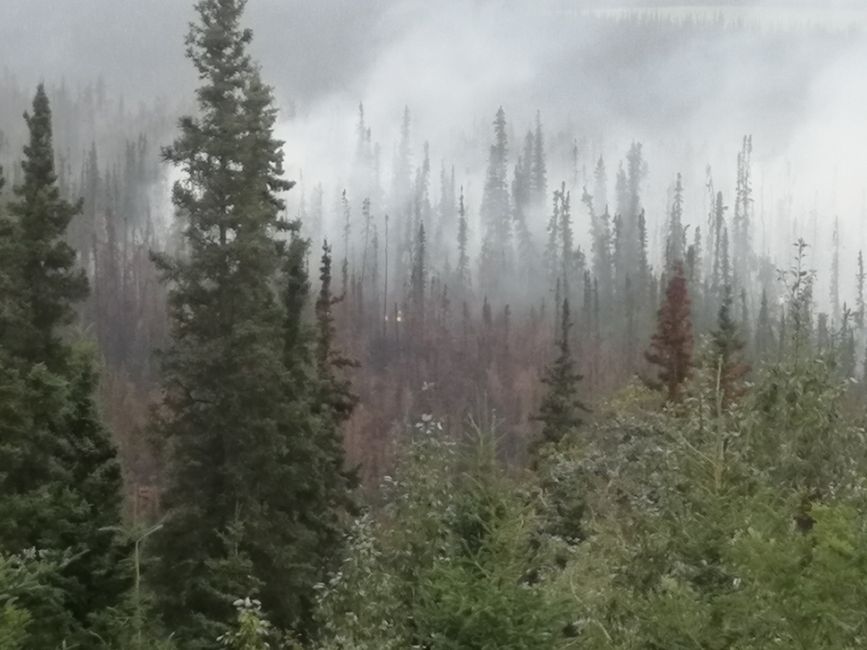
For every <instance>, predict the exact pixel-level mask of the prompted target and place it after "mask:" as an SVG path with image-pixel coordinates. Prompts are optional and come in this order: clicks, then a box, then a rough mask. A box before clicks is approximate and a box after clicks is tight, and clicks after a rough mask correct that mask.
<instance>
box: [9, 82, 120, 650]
mask: <svg viewBox="0 0 867 650" xmlns="http://www.w3.org/2000/svg"><path fill="white" fill-rule="evenodd" d="M24 117H25V120H26V122H27V126H28V128H29V134H30V138H29V142H28V144H27V145H26V146H25V147H24V160H23V161H22V165H21V167H22V171H23V176H22V180H21V183H20V184H19V185H17V186H16V187H15V188H14V195H15V196H14V200H13V201H12V203H11V204H10V207H9V211H10V217H9V218H6V219H3V220H2V223H0V251H2V253H3V262H2V267H0V292H2V293H0V304H2V305H3V309H2V316H0V321H2V323H0V394H2V397H0V402H2V403H3V405H4V407H3V410H4V413H3V415H2V417H0V551H3V552H5V553H13V554H14V553H20V552H22V551H24V550H25V549H30V548H36V549H40V550H43V551H49V552H56V553H61V552H64V553H66V554H68V556H69V557H70V558H71V560H70V561H68V562H66V563H64V564H63V566H62V568H61V570H60V571H59V572H58V574H57V575H56V576H55V577H54V578H53V580H54V584H53V585H52V586H53V587H54V588H55V589H56V590H57V594H58V595H57V597H56V599H54V600H52V602H53V603H55V606H53V607H51V606H48V605H46V603H39V602H36V603H32V604H31V605H32V607H33V609H34V611H37V612H39V616H40V617H41V618H42V620H41V621H40V625H39V626H38V629H36V630H34V633H33V639H32V643H34V644H35V645H34V646H33V647H46V648H47V647H58V646H60V645H61V644H64V643H66V644H68V645H72V644H76V643H86V642H87V639H88V638H89V630H91V629H92V628H93V625H94V624H95V622H96V620H97V619H98V618H100V617H102V616H104V615H105V614H106V610H107V609H108V608H110V607H115V606H118V605H119V604H120V602H121V600H122V597H123V593H124V591H125V590H126V589H127V587H128V586H129V585H128V582H129V581H128V578H129V577H130V576H129V573H128V572H127V571H126V570H125V568H124V565H123V557H124V554H125V551H124V549H123V548H122V545H121V544H120V543H119V541H118V534H117V533H118V530H119V529H118V527H119V525H120V523H121V516H120V503H121V487H122V485H121V475H120V467H119V465H118V462H117V458H116V454H115V448H114V446H113V444H112V442H111V439H110V436H109V435H108V433H107V432H106V430H105V429H104V428H103V426H102V424H101V423H100V420H99V417H98V414H97V408H96V404H95V402H94V393H95V390H96V383H97V379H96V373H95V371H94V368H93V361H92V358H91V356H90V354H89V352H88V351H87V350H85V349H81V348H79V347H76V346H73V345H70V344H69V343H68V342H67V341H66V340H64V338H63V333H64V332H63V330H64V327H65V326H67V325H69V324H70V323H71V322H72V320H73V318H74V315H75V312H74V306H75V304H76V303H78V302H79V301H81V300H82V299H83V298H84V297H86V295H87V292H88V285H87V278H86V277H85V275H84V272H83V271H82V270H80V269H78V268H76V254H75V251H74V250H73V249H72V248H71V247H70V246H69V245H68V244H67V243H66V241H65V237H66V234H67V228H68V226H69V224H70V221H71V220H72V218H73V217H74V216H75V215H76V214H78V213H79V212H80V209H81V203H80V202H79V203H75V204H73V203H69V202H67V201H65V200H63V199H62V198H61V196H60V190H59V188H58V182H57V175H56V173H55V166H54V148H53V133H52V123H51V109H50V106H49V102H48V97H47V95H46V94H45V89H44V88H43V87H42V86H41V85H40V86H39V88H38V89H37V91H36V96H35V98H34V100H33V112H32V114H25V116H24Z"/></svg>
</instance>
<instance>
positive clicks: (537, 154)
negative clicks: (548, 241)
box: [527, 111, 548, 210]
mask: <svg viewBox="0 0 867 650" xmlns="http://www.w3.org/2000/svg"><path fill="white" fill-rule="evenodd" d="M527 164H528V165H529V167H530V177H531V179H532V181H531V183H530V188H531V192H532V194H531V196H530V200H531V205H532V206H533V208H534V209H535V210H538V209H541V208H543V207H544V205H545V197H546V195H547V193H548V166H547V164H546V162H545V134H544V132H543V131H542V113H541V112H540V111H536V128H535V131H534V133H533V156H532V159H531V160H528V161H527Z"/></svg>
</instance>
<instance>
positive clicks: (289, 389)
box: [149, 0, 350, 648]
mask: <svg viewBox="0 0 867 650" xmlns="http://www.w3.org/2000/svg"><path fill="white" fill-rule="evenodd" d="M244 6H245V2H244V1H243V0H202V1H201V2H199V3H198V4H197V10H198V21H197V22H196V23H195V24H194V25H193V26H192V27H191V30H190V34H189V36H188V38H187V45H188V56H189V58H190V59H191V60H192V62H193V64H194V65H195V67H196V69H197V70H198V72H199V76H200V79H201V82H202V85H201V87H200V88H199V89H198V92H197V97H198V103H199V106H198V108H199V110H198V112H197V117H185V118H183V119H182V120H181V122H180V131H181V132H180V135H179V136H178V138H177V139H176V141H175V142H174V144H173V145H172V146H170V147H168V148H167V149H165V151H164V157H165V158H166V160H167V161H168V162H171V163H173V164H174V165H176V166H177V167H179V168H180V169H181V171H182V172H183V174H184V180H183V181H179V182H178V183H176V185H175V187H174V189H173V202H174V205H175V207H176V210H177V216H178V217H179V219H181V220H182V221H183V224H184V226H183V233H184V239H183V244H184V250H183V252H182V254H179V255H177V256H168V255H159V256H156V262H157V264H158V267H159V268H160V270H161V271H162V274H163V278H164V280H165V281H166V283H167V284H168V285H169V288H170V290H169V297H168V310H169V318H170V324H171V337H172V338H171V344H170V346H169V348H168V349H167V350H166V351H165V353H164V354H163V358H162V361H163V364H162V371H163V376H162V380H163V391H164V392H163V395H164V399H163V403H162V408H161V410H160V411H159V413H158V417H157V419H156V422H155V424H156V428H157V429H158V430H159V432H160V433H161V434H162V436H163V437H164V439H165V441H166V458H165V461H166V465H167V472H166V473H167V489H166V491H165V494H164V498H163V505H164V506H165V508H166V510H167V514H168V516H167V519H166V521H165V526H164V528H163V529H162V530H161V531H160V532H159V533H158V534H157V535H155V536H154V540H153V543H152V547H153V549H154V554H155V556H156V558H155V559H154V561H153V563H152V566H151V568H150V573H149V575H150V579H149V582H150V584H151V585H152V586H153V587H154V589H155V591H156V595H157V602H158V604H159V607H160V609H161V611H162V614H163V617H164V619H165V622H166V624H167V625H168V626H169V628H170V629H172V630H173V631H175V632H176V633H177V638H178V639H179V643H180V644H181V645H182V646H183V647H184V648H206V647H207V648H210V647H212V645H213V643H214V639H216V638H217V637H219V636H221V635H224V634H226V633H228V631H229V630H228V625H229V622H230V621H231V620H232V619H233V617H234V607H233V605H232V603H233V602H234V601H235V600H236V599H237V598H238V597H239V596H240V597H247V596H251V597H252V596H255V597H256V598H259V599H260V600H261V602H262V607H263V611H265V612H267V614H268V617H269V619H270V620H271V621H273V623H274V625H275V626H276V627H278V628H281V629H293V630H295V631H297V632H298V633H299V634H301V635H303V634H305V633H308V632H309V628H310V626H311V623H312V621H311V610H312V607H313V599H314V591H313V585H315V584H316V583H318V582H320V581H321V580H323V579H324V577H325V574H326V572H327V570H328V569H329V567H330V563H331V561H332V558H333V557H334V555H335V554H336V551H337V548H338V547H339V544H340V541H341V534H340V533H341V520H340V517H341V514H342V513H343V511H344V510H345V508H346V507H347V504H348V503H349V494H348V493H349V489H350V485H349V481H348V480H345V478H346V477H345V476H344V474H343V473H342V470H343V467H342V463H343V455H342V448H341V447H340V444H339V443H340V438H339V430H338V429H337V426H336V422H337V421H338V420H337V419H336V418H335V416H334V413H333V412H332V409H329V408H326V407H325V406H323V405H332V404H335V403H336V402H337V398H338V396H336V395H332V394H324V393H327V392H328V391H336V389H337V388H340V389H341V390H342V389H343V388H344V387H345V385H344V384H339V385H338V384H337V383H335V382H332V383H328V382H327V381H326V379H327V378H324V377H323V378H322V381H318V380H319V379H320V375H321V373H322V371H323V368H321V367H320V368H317V367H316V366H315V365H314V363H313V354H312V350H311V348H310V346H311V339H312V337H311V335H310V332H309V331H308V330H307V326H306V324H305V323H304V322H303V320H302V317H301V316H302V314H301V310H302V307H303V306H304V305H305V303H306V299H307V293H308V291H309V288H308V282H307V277H306V273H305V272H304V256H305V251H306V242H304V241H303V240H301V239H300V238H299V237H298V236H297V230H298V224H297V223H292V224H287V223H286V222H285V221H283V220H282V218H281V211H282V210H283V208H284V207H285V206H284V203H283V201H282V199H281V198H280V197H279V193H280V192H282V191H286V190H288V189H290V188H291V187H292V183H289V182H287V181H285V180H284V179H283V178H282V175H283V152H282V143H281V142H279V141H278V140H276V139H275V138H274V136H273V128H274V123H275V120H276V110H275V109H274V107H273V104H272V97H271V91H270V89H269V88H268V87H267V86H265V85H264V84H263V83H262V81H261V79H260V77H259V70H258V67H257V66H256V65H255V64H254V63H253V61H252V60H251V58H250V56H249V54H248V53H247V48H248V46H249V43H250V41H251V38H252V34H251V32H250V31H249V30H247V29H244V28H242V27H241V19H242V15H243V10H244ZM287 233H288V241H287V237H286V235H287ZM278 287H279V288H278ZM329 336H330V331H329ZM320 353H321V350H320ZM325 355H326V359H327V360H328V362H329V364H330V363H331V362H332V361H333V355H331V353H330V351H327V350H326V352H325ZM326 365H328V364H326ZM327 369H328V370H329V371H330V370H331V369H332V368H331V366H330V365H328V368H327ZM329 377H330V376H329ZM320 388H322V390H320ZM341 396H343V394H341ZM326 398H327V399H326ZM341 415H342V416H343V417H345V415H346V414H345V413H343V414H341Z"/></svg>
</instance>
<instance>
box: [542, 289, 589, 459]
mask: <svg viewBox="0 0 867 650" xmlns="http://www.w3.org/2000/svg"><path fill="white" fill-rule="evenodd" d="M571 328H572V321H571V320H570V313H569V300H568V299H567V300H563V307H562V310H561V323H560V329H559V332H558V337H557V358H556V359H555V360H554V363H552V364H551V366H550V367H549V368H548V369H547V371H546V373H545V376H544V377H543V378H542V383H543V384H545V386H546V387H547V392H546V394H545V397H544V399H543V400H542V404H541V406H540V407H539V415H538V419H539V420H540V421H541V422H542V432H541V438H540V439H539V440H537V441H536V444H535V445H534V448H538V445H540V444H543V443H556V442H559V441H560V440H562V439H563V437H564V436H566V435H567V434H569V433H570V432H571V431H573V430H574V429H575V428H577V427H579V426H581V424H582V418H581V412H582V411H583V412H585V413H586V412H587V411H588V408H587V407H586V406H585V405H584V403H583V402H581V400H580V399H579V398H578V384H579V382H580V381H581V380H582V379H583V376H582V375H581V374H580V373H579V372H578V370H577V369H576V363H575V359H574V358H573V356H572V351H571V348H570V345H569V331H570V329H571Z"/></svg>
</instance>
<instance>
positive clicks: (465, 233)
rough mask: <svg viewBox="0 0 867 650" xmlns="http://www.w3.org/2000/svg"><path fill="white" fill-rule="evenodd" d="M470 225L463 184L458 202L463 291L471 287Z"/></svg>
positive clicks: (459, 269) (460, 279) (459, 257)
mask: <svg viewBox="0 0 867 650" xmlns="http://www.w3.org/2000/svg"><path fill="white" fill-rule="evenodd" d="M468 246H469V226H468V224H467V209H466V205H465V203H464V186H463V185H461V196H460V199H459V202H458V264H457V274H458V286H459V287H460V288H461V290H462V291H467V290H468V289H469V288H470V255H469V251H468Z"/></svg>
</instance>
